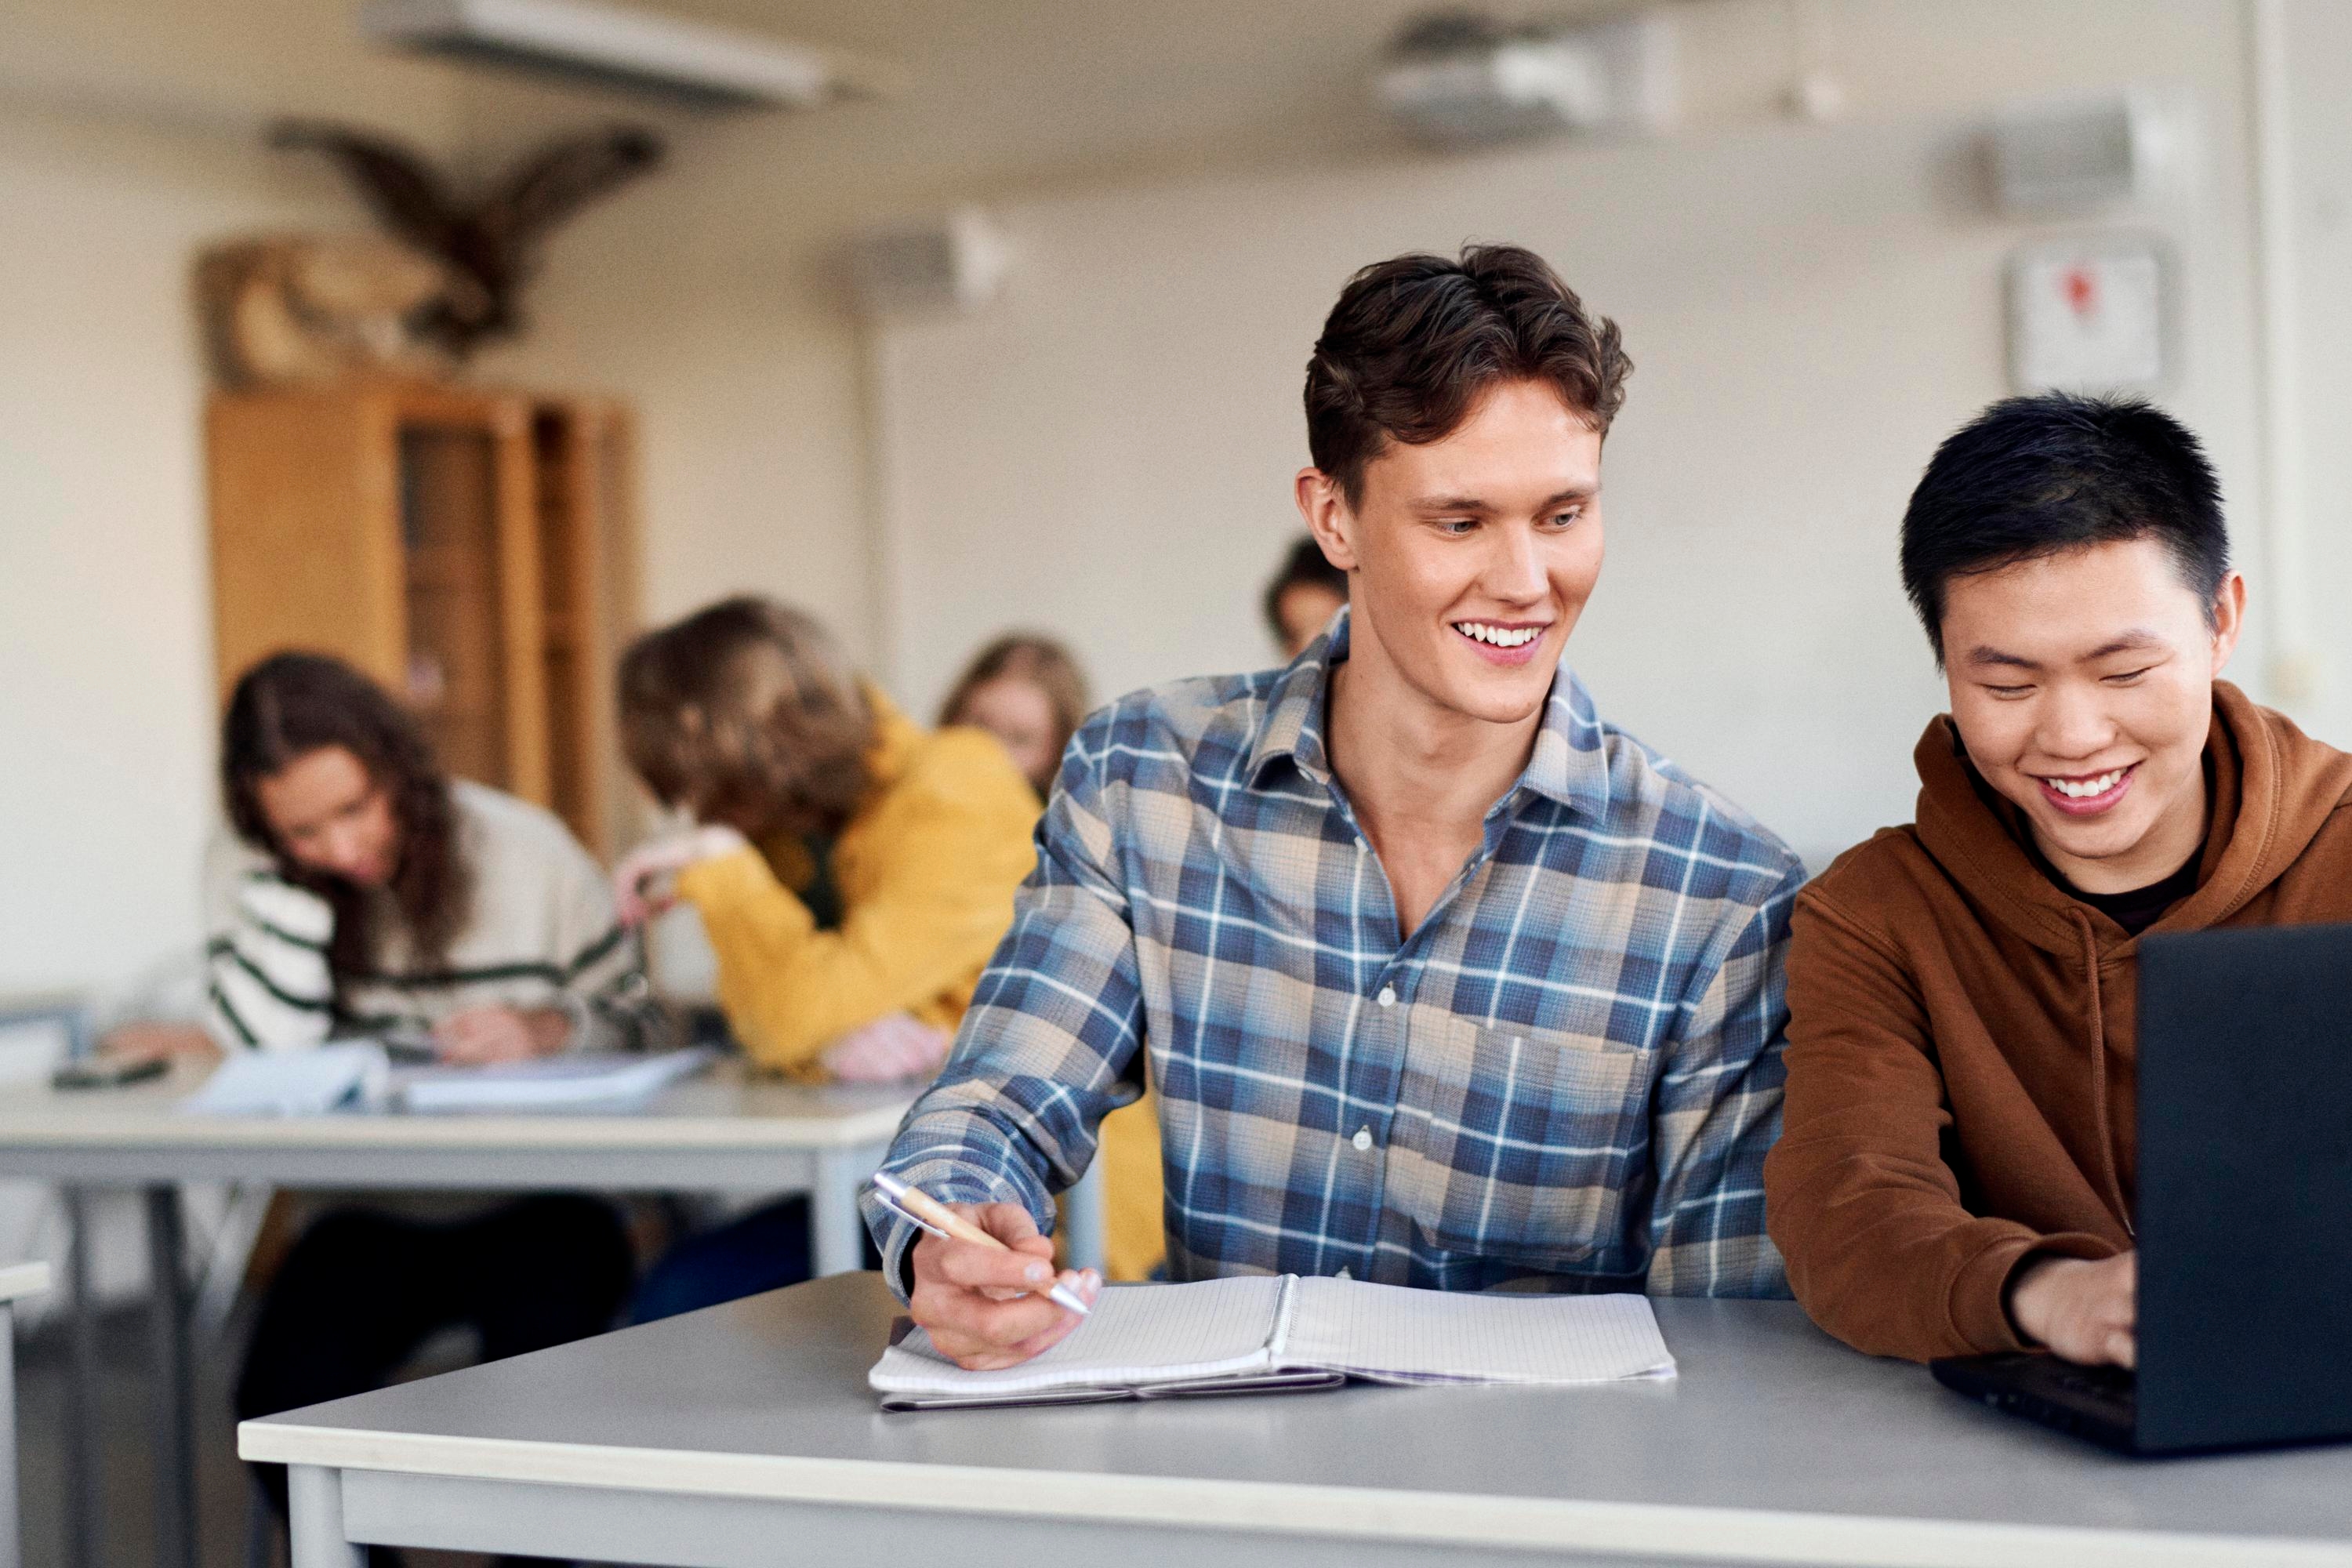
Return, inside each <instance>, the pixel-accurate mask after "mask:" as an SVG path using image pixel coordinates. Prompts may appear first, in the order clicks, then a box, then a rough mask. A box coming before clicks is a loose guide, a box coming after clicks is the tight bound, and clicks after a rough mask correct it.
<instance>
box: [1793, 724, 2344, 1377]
mask: <svg viewBox="0 0 2352 1568" xmlns="http://www.w3.org/2000/svg"><path fill="white" fill-rule="evenodd" d="M2205 755H2206V763H2207V769H2208V772H2209V774H2210V777H2211V779H2212V790H2211V805H2210V810H2211V821H2210V827H2209V829H2208V833H2207V837H2206V843H2205V849H2204V855H2203V858H2202V860H2201V861H2200V869H2199V874H2198V882H2197V890H2196V892H2194V893H2193V894H2191V895H2190V896H2189V897H2188V898H2187V899H2185V900H2182V901H2181V902H2180V903H2179V904H2178V905H2176V906H2174V907H2173V909H2172V910H2170V911H2169V912H2168V913H2167V914H2166V915H2165V917H2164V918H2163V919H2162V920H2161V921H2158V922H2157V923H2156V924H2155V925H2154V926H2152V927H2150V928H2149V929H2150V930H2151V931H2197V930H2200V929H2202V928H2204V927H2208V926H2249V925H2296V924H2307V923H2313V922H2320V921H2347V920H2352V811H2347V810H2345V809H2344V807H2345V806H2346V805H2347V795H2352V756H2347V755H2346V754H2345V753H2344V752H2338V751H2336V750H2335V749H2334V748H2332V747H2329V746H2326V745H2322V744H2321V743H2320V742H2316V741H2314V740H2312V739H2311V738H2310V737H2308V736H2306V735H2305V734H2304V733H2303V731H2300V730H2298V729H2296V728H2295V727H2294V724H2293V723H2292V722H2290V721H2288V720H2287V719H2286V718H2285V717H2284V716H2283V715H2281V714H2278V713H2274V712H2273V711H2271V710H2268V709H2265V708H2258V707H2256V706H2255V705H2254V704H2253V703H2252V702H2251V701H2249V700H2247V699H2246V698H2245V696H2244V695H2243V694H2242V693H2241V692H2240V691H2239V690H2238V689H2236V688H2235V687H2233V686H2231V685H2228V684H2227V683H2223V682H2216V683H2215V685H2214V688H2213V729H2212V734H2211V737H2210V739H2209V740H2208V741H2207V742H2206V752H2205ZM1916 762H1917V763H1918V768H1919V780H1920V789H1919V804H1918V821H1917V822H1916V823H1915V824H1913V825H1912V826H1907V827H1890V828H1887V829H1885V830H1884V831H1882V832H1880V833H1879V834H1878V835H1877V837H1874V838H1872V839H1871V840H1870V841H1869V842H1868V843H1865V844H1863V845H1861V846H1859V847H1856V848H1853V849H1851V850H1849V851H1847V852H1846V853H1845V854H1844V855H1843V856H1842V857H1840V858H1839V859H1838V861H1837V863H1836V864H1834V865H1832V867H1831V868H1829V869H1828V870H1827V871H1825V872H1823V873H1822V876H1821V877H1820V878H1819V879H1817V880H1815V881H1814V882H1813V883H1812V884H1811V886H1810V887H1808V888H1807V889H1805V890H1804V892H1803V893H1802V894H1801V895H1800V896H1799V898H1798V900H1797V906H1796V912H1795V915H1794V917H1793V921H1794V923H1793V931H1792V935H1791V940H1790V950H1789V1051H1788V1069H1789V1086H1788V1109H1787V1125H1786V1130H1785V1131H1783V1133H1782V1134H1781V1137H1780V1143H1779V1144H1778V1145H1777V1146H1776V1147H1775V1148H1774V1149H1773V1151H1772V1152H1771V1155H1770V1156H1769V1158H1768V1159H1767V1160H1766V1161H1765V1163H1764V1193H1765V1204H1766V1213H1767V1223H1768V1226H1769V1229H1770V1231H1771V1235H1772V1239H1773V1240H1774V1241H1775V1242H1777V1243H1779V1244H1780V1250H1781V1252H1782V1254H1784V1255H1785V1256H1786V1258H1787V1259H1788V1264H1789V1282H1790V1286H1791V1287H1793V1288H1794V1289H1795V1290H1796V1293H1797V1299H1798V1300H1800V1301H1801V1302H1803V1303H1804V1306H1805V1310H1807V1311H1809V1312H1811V1314H1812V1316H1813V1320H1814V1321H1816V1322H1818V1323H1820V1324H1821V1325H1822V1327H1823V1328H1825V1329H1827V1330H1828V1331H1830V1332H1832V1333H1833V1334H1835V1335H1837V1336H1838V1337H1839V1338H1840V1339H1842V1340H1844V1341H1845V1342H1847V1343H1849V1344H1851V1345H1853V1346H1854V1347H1855V1348H1856V1349H1859V1350H1864V1351H1868V1352H1872V1353H1873V1354H1877V1355H1898V1356H1908V1357H1911V1358H1912V1359H1914V1360H1919V1361H1925V1360H1927V1359H1928V1358H1930V1357H1933V1356H1942V1355H1965V1354H1969V1353H1971V1352H1990V1351H2003V1350H2017V1349H2021V1348H2022V1346H2021V1342H2020V1340H2019V1339H2018V1336H2017V1331H2016V1330H2015V1329H2014V1328H2013V1327H2012V1326H2011V1323H2010V1321H2009V1318H2008V1315H2007V1313H2006V1311H2005V1310H2004V1309H2003V1303H2002V1293H2003V1290H2004V1288H2005V1286H2006V1284H2007V1282H2008V1279H2009V1277H2010V1275H2011V1272H2012V1271H2013V1270H2014V1269H2015V1268H2017V1265H2018V1263H2019V1261H2020V1260H2021V1258H2025V1257H2026V1256H2027V1255H2028V1254H2029V1253H2036V1254H2054V1255H2060V1256H2065V1257H2073V1258H2105V1257H2108V1256H2110V1255H2112V1254H2115V1253H2117V1252H2122V1251H2126V1250H2127V1249H2129V1248H2130V1247H2131V1245H2132V1231H2131V1214H2132V1206H2133V1198H2134V1193H2135V1191H2136V1178H2137V1152H2138V1147H2137V1142H2138V1141H2137V1133H2136V1128H2135V1125H2134V1117H2135V1110H2136V1105H2135V1098H2134V1084H2135V1080H2136V1073H2135V1066H2136V1062H2137V1057H2136V1053H2135V1043H2136V1038H2137V1036H2136V1032H2135V1028H2134V1016H2133V1014H2134V1009H2135V1007H2136V1005H2137V985H2136V984H2135V982H2136V977H2137V953H2138V951H2139V943H2138V941H2137V939H2136V938H2134V937H2130V936H2127V935H2126V934H2125V932H2124V930H2123V928H2122V927H2121V926H2119V925H2117V924H2116V923H2115V922H2114V921H2111V920H2109V919H2108V918H2107V917H2106V916H2105V915H2104V914H2101V913H2099V912H2098V911H2096V910H2093V909H2092V908H2091V907H2090V906H2089V905H2087V904H2084V903H2082V902H2080V901H2078V900H2074V899H2072V898H2069V897H2068V896H2067V895H2066V894H2065V893H2063V892H2062V891H2060V890H2059V889H2058V887H2057V886H2056V884H2054V883H2053V882H2052V881H2051V879H2049V878H2048V877H2047V876H2045V875H2043V874H2042V871H2041V870H2040V869H2039V868H2037V867H2036V866H2035V865H2034V863H2033V861H2032V858H2029V856H2028V854H2027V852H2026V850H2025V849H2024V847H2022V842H2021V841H2022V838H2023V836H2024V833H2025V828H2024V825H2023V822H2022V820H2021V816H2020V814H2019V813H2017V811H2016V810H2015V808H2014V807H2011V805H2009V804H2008V803H2007V802H2005V801H2001V800H2000V798H1999V797H1998V796H1997V795H1993V794H1992V792H1991V791H1990V789H1989V788H1987V787H1985V786H1984V785H1982V784H1980V783H1979V781H1978V779H1977V776H1976V773H1975V770H1974V769H1973V768H1971V767H1970V766H1969V763H1968V761H1967V759H1966V758H1965V756H1964V755H1963V754H1962V753H1961V752H1960V749H1959V745H1958V736H1957V734H1956V733H1955V732H1954V731H1953V729H1952V727H1951V721H1949V720H1948V719H1942V718H1939V719H1937V721H1935V722H1933V723H1932V724H1929V725H1928V726H1927V734H1926V735H1924V736H1922V737H1921V738H1920V741H1919V746H1918V750H1917V752H1916Z"/></svg>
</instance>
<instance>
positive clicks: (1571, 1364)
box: [1277, 1279, 1675, 1384]
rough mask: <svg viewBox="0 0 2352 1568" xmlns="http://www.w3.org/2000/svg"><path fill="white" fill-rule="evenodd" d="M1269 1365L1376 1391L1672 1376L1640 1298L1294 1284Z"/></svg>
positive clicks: (1340, 1282)
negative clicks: (1284, 1332)
mask: <svg viewBox="0 0 2352 1568" xmlns="http://www.w3.org/2000/svg"><path fill="white" fill-rule="evenodd" d="M1290 1318H1291V1322H1290V1333H1289V1336H1288V1339H1287V1340H1286V1342H1285V1343H1284V1344H1283V1345H1282V1346H1281V1347H1280V1353H1279V1355H1278V1357H1277V1359H1278V1360H1279V1361H1280V1362H1281V1363H1283V1364H1284V1365H1286V1366H1302V1365H1304V1366H1318V1367H1328V1368H1330V1369H1331V1370H1333V1371H1335V1372H1344V1373H1348V1374H1349V1376H1351V1377H1361V1378H1369V1379H1372V1380H1374V1381H1376V1382H1381V1383H1517V1384H1578V1383H1615V1382H1618V1381H1621V1380H1622V1379H1625V1378H1635V1377H1672V1376H1674V1375H1675V1358H1674V1355H1673V1353H1672V1352H1669V1351H1668V1350H1667V1349H1666V1342H1665V1340H1664V1338H1663V1337H1662V1336H1661V1335H1660V1334H1659V1332H1658V1319H1657V1314H1656V1313H1654V1312H1653V1311H1651V1310H1650V1299H1649V1298H1648V1297H1646V1296H1633V1295H1611V1296H1543V1295H1522V1294H1517V1293H1512V1292H1503V1293H1498V1294H1483V1295H1472V1294H1467V1293H1464V1292H1458V1291H1440V1290H1413V1289H1407V1288H1405V1287H1403V1286H1401V1285H1369V1284H1365V1283H1363V1282H1361V1281H1350V1280H1346V1279H1301V1280H1300V1281H1299V1282H1298V1298H1297V1307H1296V1309H1295V1310H1293V1311H1292V1313H1291V1315H1290Z"/></svg>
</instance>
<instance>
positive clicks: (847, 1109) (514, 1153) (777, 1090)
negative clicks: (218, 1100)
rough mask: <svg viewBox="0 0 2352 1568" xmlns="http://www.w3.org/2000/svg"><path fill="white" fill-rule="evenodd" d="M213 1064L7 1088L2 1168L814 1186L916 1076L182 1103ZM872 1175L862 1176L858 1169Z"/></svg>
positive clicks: (880, 1134)
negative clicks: (882, 1082) (607, 1101)
mask: <svg viewBox="0 0 2352 1568" xmlns="http://www.w3.org/2000/svg"><path fill="white" fill-rule="evenodd" d="M209 1070H210V1069H209V1068H205V1067H200V1066H183V1067H181V1068H177V1069H175V1070H174V1071H173V1073H172V1074H171V1075H170V1076H169V1077H167V1078H164V1079H157V1080H155V1081H153V1082H150V1083H143V1084H137V1085H133V1086H131V1087H130V1088H127V1089H78V1090H66V1091H59V1090H56V1089H49V1088H47V1086H46V1085H44V1086H41V1087H38V1088H25V1089H5V1090H0V1175H5V1176H27V1177H32V1178H35V1179H37V1180H47V1181H62V1182H78V1183H95V1184H138V1183H145V1182H177V1181H240V1182H269V1183H275V1184H278V1185H282V1186H302V1187H357V1188H368V1187H376V1188H383V1187H391V1188H410V1187H453V1188H464V1189H468V1190H485V1191H488V1190H516V1191H530V1190H534V1189H537V1188H542V1187H566V1186H584V1187H591V1188H598V1189H606V1190H614V1191H619V1190H625V1189H628V1188H631V1187H638V1186H643V1187H648V1188H651V1187H675V1188H690V1187H713V1188H717V1187H729V1186H738V1187H753V1188H769V1187H777V1186H790V1185H793V1184H795V1183H800V1184H805V1183H806V1182H807V1181H808V1179H809V1173H811V1172H813V1171H814V1169H815V1168H816V1166H817V1164H818V1163H820V1162H822V1161H824V1160H829V1159H830V1160H839V1159H847V1158H850V1157H852V1156H853V1155H855V1154H856V1153H857V1152H859V1151H864V1152H865V1155H866V1157H869V1158H870V1157H874V1155H875V1153H876V1152H877V1150H878V1149H879V1148H880V1147H882V1146H884V1145H886V1144H887V1143H888V1142H889V1140H890V1136H891V1134H892V1133H893V1132H894V1131H897V1129H898V1121H899V1119H900V1118H901V1117H903V1116H904V1115H905V1114H906V1110H907V1107H908V1105H909V1104H911V1103H913V1100H914V1091H913V1090H912V1089H905V1088H873V1087H858V1086H851V1085H810V1084H800V1083H790V1082H785V1081H782V1080H780V1079H772V1078H763V1077H755V1076H754V1075H752V1074H750V1073H747V1072H745V1071H744V1070H743V1069H742V1068H741V1066H740V1064H738V1063H733V1062H729V1063H724V1064H721V1065H720V1067H719V1068H718V1069H717V1070H715V1071H713V1072H710V1073H708V1074H705V1075H703V1076H702V1077H700V1078H696V1079H688V1081H686V1082H684V1083H680V1084H676V1085H673V1086H672V1087H671V1088H669V1089H666V1090H664V1091H663V1092H662V1093H661V1094H660V1095H659V1096H657V1097H656V1099H655V1100H653V1101H652V1103H651V1104H649V1105H647V1106H646V1107H645V1108H644V1109H642V1110H633V1111H625V1112H619V1113H604V1114H581V1113H578V1112H573V1111H562V1112H533V1113H529V1114H519V1115H474V1114H468V1115H450V1116H413V1115H404V1114H383V1115H374V1114H333V1115H327V1116H289V1117H272V1116H249V1117H224V1116H186V1115H182V1114H181V1113H180V1111H179V1110H178V1104H179V1101H180V1100H182V1099H183V1098H184V1097H185V1096H187V1095H188V1094H191V1093H193V1092H194V1090H195V1089H197V1087H198V1086H199V1085H201V1084H202V1083H203V1082H204V1079H205V1075H206V1074H207V1073H208V1071H209ZM861 1174H862V1173H861Z"/></svg>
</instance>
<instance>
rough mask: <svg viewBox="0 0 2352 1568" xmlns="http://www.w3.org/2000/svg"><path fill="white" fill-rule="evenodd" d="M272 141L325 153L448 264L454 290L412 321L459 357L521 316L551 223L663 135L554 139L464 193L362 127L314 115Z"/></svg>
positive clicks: (624, 174)
mask: <svg viewBox="0 0 2352 1568" xmlns="http://www.w3.org/2000/svg"><path fill="white" fill-rule="evenodd" d="M269 143H270V145H271V146H273V147H280V148H285V149H288V150H289V151H299V152H313V153H325V154H326V155H327V156H328V157H329V158H331V159H332V160H333V161H334V163H336V165H337V166H338V167H340V168H341V170H342V171H343V174H345V175H346V176H347V177H348V178H349V179H350V180H351V182H352V184H353V185H355V186H356V187H357V188H358V190H359V194H360V196H361V198H362V200H364V201H365V202H366V203H367V205H368V206H369V208H370V209H371V210H372V211H373V213H374V214H375V216H376V217H377V219H378V221H380V222H381V223H383V226H385V227H386V228H387V229H390V230H391V231H392V233H393V234H394V236H396V237H398V238H400V239H401V240H402V241H404V242H405V243H406V244H408V245H410V246H412V247H415V248H416V249H417V250H420V251H422V252H424V253H425V255H427V256H429V257H432V258H435V259H436V260H438V261H441V262H443V263H446V266H447V267H448V269H449V272H450V275H451V278H452V280H453V282H454V284H455V285H456V286H455V287H453V288H451V289H448V290H446V292H445V293H444V294H443V295H442V296H441V297H439V298H437V299H436V300H433V301H432V302H430V303H429V304H427V305H426V306H425V307H424V308H423V309H422V310H421V311H420V313H419V314H418V316H417V317H415V319H414V320H413V321H411V323H410V324H411V328H412V330H413V331H415V332H416V334H417V335H418V336H419V337H420V338H422V339H424V340H425V341H426V342H433V343H436V344H438V345H440V346H441V347H443V348H445V349H446V350H447V351H448V352H449V353H451V354H452V355H454V356H456V357H457V358H460V359H462V358H464V357H465V356H466V355H467V353H470V352H471V351H472V349H473V348H474V347H475V345H477V344H478V343H479V342H483V341H484V340H487V339H491V338H499V337H509V336H511V335H513V334H514V333H515V332H516V331H520V329H521V327H522V324H523V316H522V308H521V301H520V298H519V296H520V293H521V290H522V286H523V285H524V284H525V283H526V282H528V281H529V280H530V277H531V275H532V273H533V272H535V271H536V270H537V268H538V261H539V252H540V248H541V245H542V244H543V243H544V242H545V240H546V238H547V236H548V235H549V233H550V232H551V231H552V230H553V229H554V228H555V227H556V226H557V225H559V224H561V223H562V221H563V220H564V219H565V218H567V217H570V216H572V214H573V213H575V212H577V211H579V210H580V209H581V208H582V207H584V206H586V205H588V204H589V203H590V202H593V201H594V200H595V199H596V198H597V197H599V196H601V195H605V194H606V193H608V192H610V191H613V190H614V189H616V188H618V187H619V186H621V185H625V184H628V183H629V182H630V181H631V180H633V179H635V178H636V177H637V176H638V175H640V174H648V173H650V172H652V171H653V170H654V169H655V168H656V167H658V166H659V165H660V163H661V160H662V143H661V140H660V138H658V137H656V135H655V134H654V133H653V132H650V131H646V130H642V129H639V128H637V127H634V126H625V125H623V126H614V127H611V128H609V129H606V130H604V131H597V132H590V133H588V134H586V135H582V136H572V137H566V138H565V139H563V140H562V141H560V142H551V143H550V144H549V145H547V146H545V147H542V148H541V149H540V150H539V151H537V152H535V153H531V154H530V156H528V157H526V158H524V159H522V160H521V161H520V162H519V163H516V164H515V165H514V166H513V167H512V168H511V169H509V170H508V171H507V172H506V173H505V174H501V175H499V177H497V178H495V179H493V180H491V181H490V182H489V183H488V184H487V185H486V186H484V187H483V188H482V189H481V190H480V191H478V192H477V193H476V194H475V195H473V197H472V199H471V200H470V201H460V200H459V199H458V198H457V195H455V194H454V193H453V192H452V190H451V188H450V185H449V184H448V182H446V180H444V179H443V178H442V177H441V176H440V175H439V174H437V173H436V172H435V170H434V169H433V168H432V167H431V165H429V164H428V163H425V160H424V159H423V158H422V157H420V156H418V155H417V154H416V153H414V152H412V151H411V150H410V149H408V148H405V147H403V146H401V145H399V144H398V143H396V142H390V141H387V140H385V139H384V138H383V137H381V136H377V135H374V134H372V133H370V132H364V131H358V130H354V129H352V128H351V127H349V126H344V125H335V124H330V123H326V122H323V121H281V122H280V123H279V124H278V125H277V126H275V127H274V128H272V130H271V131H270V133H269Z"/></svg>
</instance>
